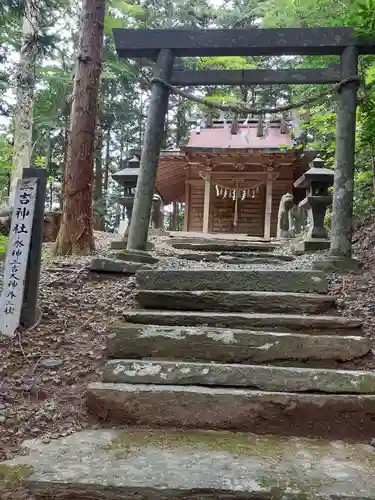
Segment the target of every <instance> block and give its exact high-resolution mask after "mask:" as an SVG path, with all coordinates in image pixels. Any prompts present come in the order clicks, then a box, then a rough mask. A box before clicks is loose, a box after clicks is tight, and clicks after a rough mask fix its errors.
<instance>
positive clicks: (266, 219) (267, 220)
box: [264, 172, 272, 240]
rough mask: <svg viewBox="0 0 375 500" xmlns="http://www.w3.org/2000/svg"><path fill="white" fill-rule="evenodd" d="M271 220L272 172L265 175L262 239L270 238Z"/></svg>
mask: <svg viewBox="0 0 375 500" xmlns="http://www.w3.org/2000/svg"><path fill="white" fill-rule="evenodd" d="M271 218H272V172H268V173H267V184H266V200H265V213H264V238H265V239H267V240H268V239H269V238H270V237H271Z"/></svg>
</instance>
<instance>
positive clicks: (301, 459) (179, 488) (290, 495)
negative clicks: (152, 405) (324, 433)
mask: <svg viewBox="0 0 375 500" xmlns="http://www.w3.org/2000/svg"><path fill="white" fill-rule="evenodd" d="M0 467H1V470H7V471H8V473H9V475H11V474H12V472H13V468H14V469H15V472H14V473H13V475H17V474H18V475H19V474H20V471H23V472H24V478H25V480H26V486H27V487H29V488H30V490H31V494H32V495H33V498H36V500H41V499H43V500H45V499H57V498H59V499H61V500H67V499H71V500H78V499H82V500H83V499H90V500H120V499H121V500H141V499H142V500H144V499H147V500H188V499H189V500H224V499H225V500H250V499H257V498H258V499H260V498H262V499H264V500H266V499H276V498H285V499H289V500H300V499H302V498H304V499H309V500H321V499H325V500H334V499H335V500H337V499H343V498H345V500H373V499H374V498H375V493H374V492H375V476H374V472H373V471H374V451H373V448H372V447H371V446H369V445H365V444H361V443H356V444H353V443H343V442H341V441H340V442H338V441H326V440H323V439H314V440H312V439H305V438H284V437H278V436H257V435H254V434H247V433H238V432H236V433H232V432H223V431H222V432H215V431H196V430H185V429H184V430H167V429H164V430H158V429H155V430H151V429H132V428H122V429H121V428H120V429H97V430H85V431H81V432H77V433H75V434H73V435H71V436H67V437H64V438H60V439H57V440H53V441H51V442H50V443H48V444H43V443H41V442H33V441H32V442H29V450H28V454H27V455H26V456H19V457H17V458H15V459H13V460H10V461H8V462H5V463H3V464H1V465H0Z"/></svg>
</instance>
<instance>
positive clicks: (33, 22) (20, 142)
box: [9, 0, 40, 206]
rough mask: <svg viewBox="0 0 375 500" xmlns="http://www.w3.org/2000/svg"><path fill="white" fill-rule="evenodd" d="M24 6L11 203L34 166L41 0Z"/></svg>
mask: <svg viewBox="0 0 375 500" xmlns="http://www.w3.org/2000/svg"><path fill="white" fill-rule="evenodd" d="M24 8H25V11H24V15H23V23H22V42H21V52H20V61H19V66H18V71H17V105H16V118H15V132H14V156H13V168H12V171H11V185H10V197H9V205H10V206H12V205H13V201H14V196H15V192H16V187H17V181H18V179H20V178H21V177H22V169H23V168H25V167H29V166H30V163H31V154H32V133H33V99H34V89H35V76H34V75H35V62H36V58H37V54H38V21H39V9H40V5H39V0H25V7H24Z"/></svg>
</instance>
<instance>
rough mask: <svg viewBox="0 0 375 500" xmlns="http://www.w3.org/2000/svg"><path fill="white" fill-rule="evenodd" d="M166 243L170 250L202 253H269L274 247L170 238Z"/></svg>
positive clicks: (251, 242) (266, 244)
mask: <svg viewBox="0 0 375 500" xmlns="http://www.w3.org/2000/svg"><path fill="white" fill-rule="evenodd" d="M166 243H167V244H169V245H171V247H172V248H176V249H178V250H193V251H196V252H197V251H203V252H222V251H224V252H225V251H227V252H251V251H252V250H256V251H257V252H270V251H272V250H274V249H275V247H276V245H274V244H273V243H266V242H260V241H259V242H258V241H249V242H245V241H220V240H210V241H208V240H201V241H192V240H190V241H187V239H186V238H183V239H180V240H179V239H177V238H172V239H170V240H166Z"/></svg>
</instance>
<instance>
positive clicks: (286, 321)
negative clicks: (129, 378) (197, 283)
mask: <svg viewBox="0 0 375 500" xmlns="http://www.w3.org/2000/svg"><path fill="white" fill-rule="evenodd" d="M124 316H125V319H126V321H127V322H128V323H133V324H134V323H138V324H144V325H147V324H150V325H169V326H173V325H176V326H199V325H205V326H212V327H219V328H239V329H254V330H256V329H260V330H263V329H265V330H266V331H273V332H284V333H287V332H298V333H305V334H309V335H359V334H360V333H361V326H362V322H361V320H359V319H356V318H345V317H342V316H319V315H303V314H271V313H269V314H262V313H243V312H235V313H234V312H232V313H231V312H228V313H221V312H215V311H164V310H163V311H159V310H158V311H155V310H146V309H145V310H143V309H142V310H134V309H132V310H129V311H125V312H124Z"/></svg>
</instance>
